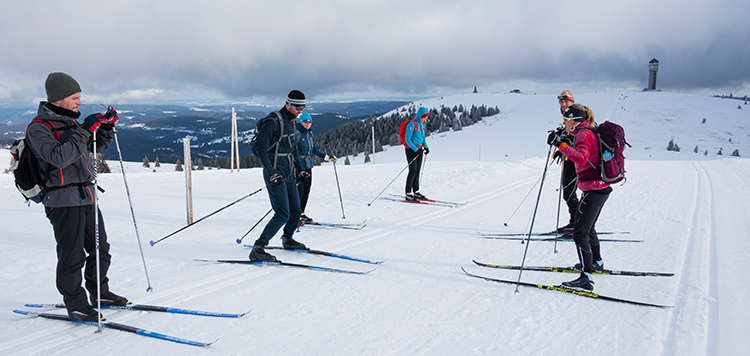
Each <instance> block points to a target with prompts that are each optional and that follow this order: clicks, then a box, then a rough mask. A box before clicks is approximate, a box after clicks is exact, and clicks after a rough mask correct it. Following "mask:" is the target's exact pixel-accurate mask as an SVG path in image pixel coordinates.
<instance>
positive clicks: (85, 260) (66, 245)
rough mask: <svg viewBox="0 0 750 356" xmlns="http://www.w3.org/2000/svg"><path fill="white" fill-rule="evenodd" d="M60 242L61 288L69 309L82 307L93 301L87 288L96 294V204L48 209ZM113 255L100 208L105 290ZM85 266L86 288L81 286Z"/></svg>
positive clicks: (103, 290) (100, 250)
mask: <svg viewBox="0 0 750 356" xmlns="http://www.w3.org/2000/svg"><path fill="white" fill-rule="evenodd" d="M45 212H46V214H47V218H48V219H49V221H50V223H51V224H52V229H53V230H54V233H55V240H56V241H57V282H56V283H57V290H58V291H59V292H60V294H62V296H63V301H64V302H65V305H66V306H67V307H68V310H71V311H72V310H80V308H82V307H84V306H86V305H88V304H89V300H88V299H87V298H86V290H88V292H89V293H90V294H91V295H96V285H97V283H96V230H95V225H94V215H95V214H94V206H93V205H85V206H71V207H63V208H45ZM111 259H112V257H111V256H110V254H109V243H108V242H107V232H106V229H105V228H104V218H103V217H102V213H101V211H99V268H100V271H99V276H100V277H101V293H102V294H105V293H107V292H108V291H109V285H108V282H109V279H108V278H107V271H108V270H109V265H110V263H111ZM81 269H83V277H84V278H85V280H86V290H84V289H83V288H82V287H81V282H82V278H81Z"/></svg>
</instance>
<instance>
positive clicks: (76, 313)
mask: <svg viewBox="0 0 750 356" xmlns="http://www.w3.org/2000/svg"><path fill="white" fill-rule="evenodd" d="M68 317H70V318H71V319H73V320H76V321H85V322H90V323H98V322H99V318H101V321H105V320H107V319H104V316H103V315H101V314H100V313H99V312H98V311H96V309H94V308H93V307H92V306H90V305H86V306H84V307H82V308H76V309H74V310H68Z"/></svg>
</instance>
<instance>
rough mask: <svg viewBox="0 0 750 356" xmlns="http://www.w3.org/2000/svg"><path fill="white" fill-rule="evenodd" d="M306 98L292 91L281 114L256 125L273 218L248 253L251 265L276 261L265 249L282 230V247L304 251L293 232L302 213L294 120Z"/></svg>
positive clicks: (272, 114) (273, 114) (259, 155)
mask: <svg viewBox="0 0 750 356" xmlns="http://www.w3.org/2000/svg"><path fill="white" fill-rule="evenodd" d="M305 102H306V101H305V94H303V93H302V92H301V91H299V90H292V91H291V92H289V95H288V96H287V98H286V104H285V105H284V107H283V108H281V110H278V111H275V112H272V113H270V114H268V116H266V117H265V118H263V119H262V120H261V121H260V122H258V124H257V125H260V127H259V130H258V131H259V135H260V136H259V138H258V142H257V145H258V147H257V151H258V158H259V159H260V161H261V163H262V164H263V180H264V181H265V183H266V191H268V198H269V199H270V200H271V207H272V208H273V211H274V214H273V217H272V218H271V220H270V221H269V222H268V224H266V227H265V228H264V229H263V232H262V233H261V234H260V236H259V237H258V239H257V240H255V243H253V249H252V251H250V256H248V257H249V258H250V260H251V261H266V262H268V261H276V257H275V256H273V255H272V254H270V253H268V252H266V250H265V247H266V246H268V243H269V242H270V241H271V238H273V236H274V235H276V233H277V232H278V231H279V229H281V228H282V227H283V228H284V230H283V234H282V235H281V244H282V246H283V247H284V248H285V249H289V250H307V246H305V244H303V243H301V242H299V241H297V240H295V239H294V238H293V236H292V235H294V230H296V229H297V227H298V226H299V216H300V214H302V209H301V208H300V206H299V191H297V179H298V177H299V174H300V172H301V171H302V166H301V165H300V159H299V153H298V152H297V127H296V120H297V117H299V115H300V114H302V110H304V109H305Z"/></svg>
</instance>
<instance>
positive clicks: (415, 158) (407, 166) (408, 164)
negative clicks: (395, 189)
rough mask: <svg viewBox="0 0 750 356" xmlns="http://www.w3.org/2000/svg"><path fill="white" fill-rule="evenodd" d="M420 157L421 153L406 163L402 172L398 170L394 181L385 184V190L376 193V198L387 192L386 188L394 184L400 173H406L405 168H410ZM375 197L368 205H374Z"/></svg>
mask: <svg viewBox="0 0 750 356" xmlns="http://www.w3.org/2000/svg"><path fill="white" fill-rule="evenodd" d="M418 157H419V155H417V156H416V157H414V159H412V160H411V162H409V163H407V164H406V167H404V169H402V170H401V172H398V174H397V175H396V177H394V178H393V180H392V181H391V182H390V183H388V185H386V186H385V188H383V190H381V191H380V193H378V195H376V196H375V199H378V197H380V195H381V194H383V192H385V190H386V189H388V187H390V186H391V184H393V182H394V181H396V178H398V176H400V175H401V173H404V171H405V170H406V169H407V168H409V166H410V165H411V164H412V163H413V162H414V161H416V160H417V158H418ZM375 199H373V200H372V201H371V202H369V203H368V204H367V206H370V205H372V203H374V202H375Z"/></svg>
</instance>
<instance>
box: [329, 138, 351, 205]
mask: <svg viewBox="0 0 750 356" xmlns="http://www.w3.org/2000/svg"><path fill="white" fill-rule="evenodd" d="M330 142H331V134H330V133H328V134H326V141H325V142H324V143H325V145H326V146H328V143H330ZM328 152H329V153H330V154H331V156H332V157H333V156H334V155H333V151H332V150H331V147H328ZM333 173H334V174H335V175H336V188H337V189H338V190H339V203H341V218H342V219H346V214H345V213H344V199H342V198H341V186H340V185H339V172H338V170H336V160H335V159H334V160H333Z"/></svg>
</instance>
